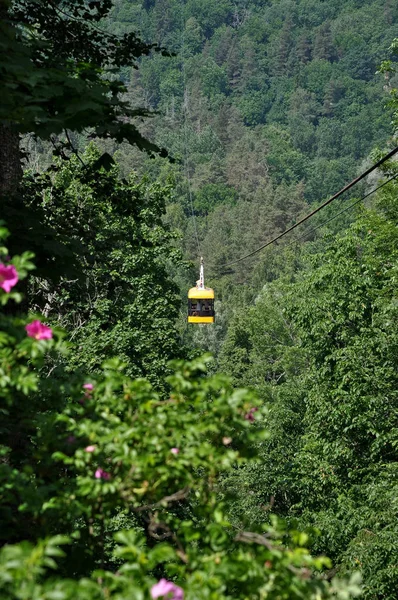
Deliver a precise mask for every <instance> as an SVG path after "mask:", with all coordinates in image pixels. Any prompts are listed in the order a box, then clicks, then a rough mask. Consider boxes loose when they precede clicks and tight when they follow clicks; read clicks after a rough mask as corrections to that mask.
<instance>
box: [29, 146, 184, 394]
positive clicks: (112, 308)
mask: <svg viewBox="0 0 398 600" xmlns="http://www.w3.org/2000/svg"><path fill="white" fill-rule="evenodd" d="M103 156H104V155H101V153H100V152H99V151H98V149H96V148H95V147H94V146H90V147H89V148H88V149H87V151H86V152H85V154H84V155H83V156H82V160H83V163H84V165H82V163H81V162H80V161H79V160H78V159H77V158H76V157H73V158H72V159H71V160H69V161H67V162H62V161H59V162H58V164H57V167H56V169H55V173H54V174H53V175H52V176H49V175H48V174H44V175H42V176H34V175H33V174H27V175H26V177H25V183H24V195H25V198H26V200H25V203H26V204H30V205H33V206H34V207H35V208H36V209H40V210H41V211H42V214H43V224H44V225H48V226H51V227H52V229H53V230H54V231H55V232H56V234H57V235H59V236H63V239H64V240H68V246H67V247H69V248H71V249H74V248H77V249H78V252H77V256H76V260H75V262H76V263H77V265H78V267H77V269H76V271H75V276H74V277H73V278H72V277H71V278H67V277H66V276H65V275H66V274H65V275H64V277H63V278H62V280H61V281H55V282H54V281H53V280H52V273H51V269H48V267H47V269H42V272H41V276H42V278H45V280H44V281H43V279H41V280H37V281H36V282H35V284H34V285H33V289H32V295H34V298H35V306H36V307H38V308H39V310H41V311H45V312H46V315H47V317H48V318H49V319H50V320H54V321H55V322H58V323H60V324H61V325H62V326H63V327H65V328H66V329H67V330H68V332H69V334H70V336H71V337H72V338H73V339H74V342H75V346H74V350H73V351H72V352H71V354H70V357H69V360H68V364H69V368H70V369H73V370H75V369H77V368H79V367H84V368H85V369H87V370H88V371H89V372H94V371H95V370H98V369H99V367H100V365H101V364H102V362H103V361H104V360H105V359H106V358H110V357H114V356H119V358H120V360H122V361H123V362H125V363H126V365H127V373H128V374H129V375H132V376H147V377H149V378H150V379H151V381H152V382H153V383H156V384H157V385H158V386H160V385H161V381H163V379H164V374H165V369H166V365H167V363H168V361H169V360H170V359H172V358H175V357H179V356H181V349H180V348H179V342H178V339H177V335H176V332H175V328H174V323H175V319H176V317H177V314H178V309H179V303H180V298H179V294H178V290H177V288H176V286H175V285H174V284H173V282H172V281H171V279H170V277H169V275H168V268H169V265H172V266H174V268H176V267H177V266H182V262H181V258H180V252H179V251H178V250H176V248H175V247H173V245H172V243H173V241H174V240H175V234H173V233H172V232H170V231H169V230H168V229H167V228H166V227H165V226H164V225H163V223H162V213H163V212H164V210H165V201H166V198H167V197H168V196H169V195H170V191H171V190H170V185H165V186H161V185H160V184H158V183H153V184H150V183H149V182H148V181H146V180H145V179H144V180H141V181H139V180H138V179H137V178H136V177H135V176H134V175H133V174H132V175H131V176H130V178H129V180H121V179H120V177H119V171H118V167H117V166H116V165H115V164H114V163H113V161H112V163H113V164H111V165H109V166H108V169H106V168H104V167H101V166H100V161H101V159H103Z"/></svg>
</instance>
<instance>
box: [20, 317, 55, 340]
mask: <svg viewBox="0 0 398 600" xmlns="http://www.w3.org/2000/svg"><path fill="white" fill-rule="evenodd" d="M25 329H26V331H27V334H28V336H29V337H31V338H35V340H51V338H52V337H53V332H52V329H51V327H47V325H43V323H40V321H33V322H32V323H29V325H25Z"/></svg>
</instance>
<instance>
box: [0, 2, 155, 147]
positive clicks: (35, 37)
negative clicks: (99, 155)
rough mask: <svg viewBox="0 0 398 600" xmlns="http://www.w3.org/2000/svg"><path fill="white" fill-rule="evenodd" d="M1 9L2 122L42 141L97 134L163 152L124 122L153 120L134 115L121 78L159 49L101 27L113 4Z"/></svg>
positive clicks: (143, 113) (141, 112) (139, 111)
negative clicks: (64, 135)
mask: <svg viewBox="0 0 398 600" xmlns="http://www.w3.org/2000/svg"><path fill="white" fill-rule="evenodd" d="M2 4H3V6H2V8H1V11H2V20H1V35H0V39H1V42H0V50H1V56H2V60H1V63H0V71H1V73H2V81H3V96H2V102H1V107H0V119H1V121H3V122H7V123H8V124H10V125H11V126H13V127H15V129H16V130H17V131H18V132H20V133H27V132H34V133H35V134H37V135H39V136H40V137H42V138H49V137H50V136H51V135H52V134H56V133H60V132H62V131H64V130H65V129H71V130H75V131H82V130H83V129H84V128H87V127H93V128H94V132H95V135H97V136H99V137H112V138H114V139H116V140H117V141H118V142H122V141H123V140H127V141H129V142H130V143H131V144H134V145H137V146H138V147H139V148H141V149H144V150H146V151H148V152H150V153H153V152H160V149H159V148H158V147H157V146H156V145H155V144H152V143H151V142H149V141H148V140H147V139H146V138H145V137H144V136H142V135H141V133H140V132H139V130H138V129H137V127H136V126H135V125H133V124H132V123H131V122H127V121H126V118H129V119H131V118H134V117H140V116H146V115H148V114H149V113H148V111H146V110H144V109H133V108H131V107H129V105H128V103H127V102H126V101H125V100H123V99H122V97H121V95H122V94H124V93H125V92H126V91H127V90H126V87H125V86H124V84H123V82H122V81H121V80H120V79H119V78H118V77H117V73H118V69H119V68H120V67H123V66H124V65H131V63H133V64H135V63H136V61H137V59H138V58H139V57H140V56H143V55H146V54H149V53H150V51H151V50H152V48H153V46H152V45H149V44H145V43H144V42H142V41H141V40H140V39H139V38H138V37H137V36H136V35H135V34H134V33H129V34H125V35H124V36H123V37H120V38H119V37H118V36H115V35H113V34H110V33H107V32H106V31H101V30H100V29H98V28H97V27H96V26H95V24H96V23H97V22H98V21H100V20H101V19H103V18H104V17H105V16H106V15H107V14H108V12H109V10H110V8H111V6H112V4H111V2H110V1H107V2H103V3H98V2H96V3H94V4H91V5H90V3H88V4H87V3H86V2H83V1H81V2H77V3H73V2H70V3H66V5H65V6H62V7H61V6H59V4H61V3H59V2H54V3H51V4H49V5H47V4H46V3H42V2H31V1H30V0H15V1H12V2H4V1H3V3H2ZM8 4H9V5H10V7H9V12H8V15H7V14H6V8H7V5H8ZM68 11H69V12H68ZM65 17H66V18H65ZM157 50H159V48H157ZM122 116H124V119H122V118H121V117H122ZM162 154H163V155H164V154H165V151H163V152H162Z"/></svg>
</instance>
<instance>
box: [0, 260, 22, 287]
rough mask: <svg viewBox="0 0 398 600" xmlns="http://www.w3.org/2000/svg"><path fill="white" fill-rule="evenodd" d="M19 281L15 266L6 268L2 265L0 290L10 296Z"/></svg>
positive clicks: (0, 268)
mask: <svg viewBox="0 0 398 600" xmlns="http://www.w3.org/2000/svg"><path fill="white" fill-rule="evenodd" d="M18 279H19V278H18V273H17V270H16V268H15V267H14V265H7V266H6V265H5V264H3V263H0V288H2V289H3V290H4V291H5V292H7V294H9V293H10V290H11V288H13V287H14V285H16V284H17V283H18Z"/></svg>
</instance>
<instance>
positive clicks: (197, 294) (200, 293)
mask: <svg viewBox="0 0 398 600" xmlns="http://www.w3.org/2000/svg"><path fill="white" fill-rule="evenodd" d="M188 298H198V299H200V298H203V299H208V300H213V299H214V290H212V289H211V288H203V289H198V288H197V287H193V288H191V289H190V290H189V292H188Z"/></svg>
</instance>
